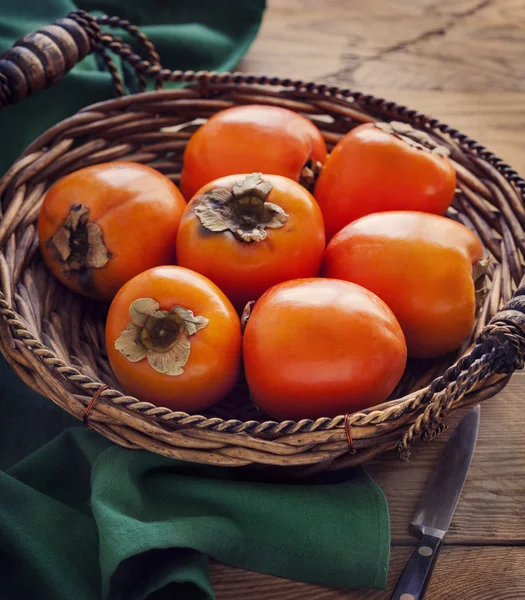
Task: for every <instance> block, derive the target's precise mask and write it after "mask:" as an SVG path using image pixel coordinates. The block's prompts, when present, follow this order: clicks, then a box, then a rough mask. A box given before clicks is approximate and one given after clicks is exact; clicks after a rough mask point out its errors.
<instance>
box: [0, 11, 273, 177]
mask: <svg viewBox="0 0 525 600" xmlns="http://www.w3.org/2000/svg"><path fill="white" fill-rule="evenodd" d="M265 4H266V3H265V0H126V1H125V2H124V0H76V1H73V0H1V2H0V52H3V51H4V50H7V49H8V48H10V47H11V46H12V45H13V43H14V42H15V41H16V40H17V39H18V38H20V37H22V36H23V35H25V34H27V33H30V32H32V31H35V30H37V29H38V28H39V27H43V26H45V25H49V24H50V23H51V22H52V21H54V20H55V19H58V18H59V17H63V16H65V15H66V14H67V13H68V12H70V11H73V10H78V9H84V10H89V11H90V12H93V13H94V14H103V13H106V14H108V15H118V16H119V17H121V18H123V19H128V20H129V21H130V22H131V23H133V24H134V25H137V26H138V27H140V29H141V31H143V32H144V33H145V34H146V35H147V36H148V37H149V39H150V40H151V41H152V42H153V43H154V44H155V47H156V49H157V51H158V53H159V55H160V57H161V62H162V64H163V66H164V67H166V68H169V69H182V70H186V69H192V70H195V71H199V70H215V71H223V70H224V71H228V70H231V69H233V68H234V67H235V66H236V64H237V63H238V62H239V60H240V59H241V57H242V56H243V55H244V53H245V52H246V50H247V49H248V47H249V46H250V44H251V43H252V41H253V39H254V38H255V36H256V35H257V32H258V30H259V26H260V23H261V18H262V14H263V11H264V8H265ZM116 33H117V35H119V36H121V37H122V38H123V39H125V40H126V41H127V42H131V41H132V39H131V38H130V37H129V36H128V35H127V34H126V33H125V32H122V31H120V30H116ZM133 44H134V45H135V43H134V42H133ZM172 85H173V84H172ZM165 87H170V84H166V86H165ZM132 91H133V90H132ZM112 96H113V87H112V83H111V76H110V75H109V73H107V72H101V71H100V70H99V69H98V65H97V61H96V60H95V57H93V56H88V57H86V58H85V59H84V60H83V61H82V62H81V63H79V64H78V65H77V66H76V67H74V68H73V70H72V71H71V72H70V73H69V74H68V75H67V77H65V78H64V79H62V80H61V81H59V82H58V83H57V84H55V85H54V86H53V87H52V88H50V89H47V90H43V91H41V92H39V93H38V94H36V95H35V96H33V97H29V98H26V99H25V100H24V101H22V102H20V103H19V104H17V105H13V106H11V107H9V110H5V111H1V112H0V131H2V139H3V140H4V143H3V144H2V149H1V151H0V173H3V172H4V171H5V170H6V169H7V168H8V167H9V166H10V165H11V163H12V162H13V161H14V160H16V158H17V157H18V156H19V154H20V153H21V152H22V151H23V150H24V148H25V147H26V146H27V145H29V143H30V142H31V141H33V140H34V139H35V138H36V137H37V136H38V135H39V134H40V133H42V132H43V131H45V130H46V129H47V128H48V127H51V126H52V125H54V124H55V123H57V122H58V121H60V120H62V119H64V118H66V117H68V116H70V115H72V114H74V113H75V112H77V111H78V110H79V109H81V108H83V107H85V106H87V105H88V104H93V103H94V102H99V101H101V100H106V99H107V98H110V97H112Z"/></svg>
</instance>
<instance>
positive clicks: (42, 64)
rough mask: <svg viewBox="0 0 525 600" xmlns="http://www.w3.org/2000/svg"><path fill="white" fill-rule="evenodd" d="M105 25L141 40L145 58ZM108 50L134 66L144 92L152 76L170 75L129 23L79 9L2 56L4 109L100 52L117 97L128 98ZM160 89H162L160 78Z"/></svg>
mask: <svg viewBox="0 0 525 600" xmlns="http://www.w3.org/2000/svg"><path fill="white" fill-rule="evenodd" d="M101 25H107V26H109V27H114V28H120V29H123V30H124V31H127V32H128V33H129V34H130V35H131V36H133V37H134V38H135V39H136V40H137V41H138V42H139V44H140V45H141V47H142V50H143V53H144V56H140V55H138V54H136V53H135V51H134V50H133V48H132V47H131V46H130V45H129V44H128V43H126V42H124V41H123V40H122V39H121V38H120V37H118V36H116V35H113V34H109V33H107V32H104V31H103V30H102V29H101ZM108 49H110V50H111V51H113V52H114V53H116V54H118V55H120V57H121V58H122V60H124V61H126V62H128V63H129V64H131V66H132V67H133V68H134V70H135V73H136V76H137V80H138V87H139V89H140V90H141V91H143V90H144V89H145V88H146V77H147V76H156V75H157V74H158V73H160V72H161V71H167V70H166V69H162V66H161V64H160V60H159V56H158V54H157V52H156V50H155V47H154V46H153V44H152V43H151V42H150V41H149V40H148V38H147V36H146V35H145V34H144V33H142V32H141V31H140V30H139V29H138V28H137V27H135V26H134V25H131V23H130V22H129V21H127V20H126V19H121V18H119V17H108V16H102V17H94V16H92V15H90V14H89V13H87V12H86V11H83V10H78V11H74V12H71V13H69V14H68V15H67V17H63V18H60V19H57V20H56V21H55V22H54V23H53V24H52V25H47V26H46V27H42V28H41V29H39V30H38V31H36V32H34V33H30V34H28V35H25V36H24V37H22V38H21V39H19V40H18V41H17V42H15V44H14V46H13V47H12V48H10V49H9V50H7V51H6V52H4V54H2V55H1V56H0V108H3V107H4V106H6V105H8V104H15V103H16V102H19V101H20V100H22V99H23V98H25V97H26V96H29V95H32V94H35V93H36V92H38V91H39V90H41V89H43V88H47V87H50V86H51V85H53V84H54V83H56V82H57V81H58V80H59V79H60V78H61V77H63V76H64V75H65V74H66V73H68V71H70V70H71V69H72V68H73V67H74V66H75V65H76V64H77V63H78V62H80V61H81V60H82V59H83V58H84V57H85V56H87V55H88V54H91V53H96V54H98V55H99V56H100V57H101V59H102V60H103V61H104V63H105V65H106V66H107V69H108V70H109V72H110V73H111V76H112V79H113V83H114V87H115V93H116V94H117V95H120V96H122V95H124V93H125V92H124V86H123V85H122V80H121V78H120V75H119V72H118V69H117V67H116V65H115V63H114V61H113V60H112V59H111V58H110V56H109V54H108V53H107V50H108ZM163 75H164V76H165V75H166V74H165V73H163ZM156 87H157V89H158V88H160V87H162V82H161V79H160V78H158V77H156Z"/></svg>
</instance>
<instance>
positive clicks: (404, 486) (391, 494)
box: [368, 373, 525, 544]
mask: <svg viewBox="0 0 525 600" xmlns="http://www.w3.org/2000/svg"><path fill="white" fill-rule="evenodd" d="M524 387H525V374H523V373H520V374H516V375H515V376H514V377H513V378H512V379H511V381H510V382H509V384H508V385H507V387H506V388H505V390H504V391H503V392H501V393H500V394H499V395H498V396H495V397H494V398H491V399H489V400H487V401H486V402H484V403H483V404H482V405H481V425H480V431H479V437H478V443H477V446H476V452H475V454H474V459H473V461H472V465H471V468H470V472H469V474H468V478H467V481H466V483H465V488H464V490H463V494H462V496H461V499H460V502H459V504H458V507H457V510H456V514H455V515H454V519H453V521H452V524H451V527H450V530H449V532H448V535H447V537H446V543H447V544H471V543H472V544H482V543H486V544H508V543H516V544H523V543H525V436H524V433H523V432H524V429H523V421H522V415H523V411H524V410H525V407H524V401H525V397H524V396H525V393H524ZM458 413H464V411H458ZM460 418H461V414H456V415H453V417H452V418H451V419H450V426H451V429H452V428H453V426H454V425H455V423H457V421H458V420H459V419H460ZM447 438H448V434H443V435H442V436H441V437H440V438H438V439H437V440H434V441H433V442H432V443H431V444H419V445H418V446H417V447H415V448H414V453H413V460H411V461H410V463H408V464H406V465H405V464H402V463H400V462H399V461H398V460H397V459H396V457H395V456H392V455H389V456H386V457H384V458H380V459H378V460H376V461H374V462H373V463H371V464H370V465H369V467H368V471H369V473H370V474H371V475H372V477H373V478H374V479H375V480H376V481H377V483H378V484H379V485H380V486H381V488H382V489H383V491H384V492H385V495H386V497H387V500H388V505H389V509H390V519H391V532H392V543H394V544H411V543H414V540H413V538H411V536H409V534H408V523H409V521H410V519H411V518H412V515H413V513H414V510H415V508H416V506H417V502H418V500H419V497H420V495H421V491H422V490H423V488H424V486H425V484H426V482H427V480H428V477H429V475H430V473H431V471H432V468H433V466H434V465H435V463H436V460H437V459H438V457H439V455H440V454H441V452H442V450H443V445H444V444H445V442H446V440H447Z"/></svg>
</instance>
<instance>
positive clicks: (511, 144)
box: [212, 0, 525, 600]
mask: <svg viewBox="0 0 525 600" xmlns="http://www.w3.org/2000/svg"><path fill="white" fill-rule="evenodd" d="M268 5H269V6H268V10H267V13H266V17H265V20H264V23H263V25H262V29H261V32H260V34H259V37H258V39H257V40H256V41H255V43H254V45H253V46H252V48H251V50H250V51H249V53H248V55H247V56H246V58H245V59H244V60H243V61H242V63H241V65H240V68H241V69H242V70H244V71H250V72H262V73H265V74H269V75H279V76H292V77H294V78H295V77H297V78H302V79H304V80H314V81H320V82H331V83H335V84H337V85H341V86H346V87H352V88H355V89H359V90H362V91H367V92H371V93H374V94H377V95H382V96H383V97H386V98H389V99H392V100H396V101H398V102H401V103H404V104H407V105H409V106H413V107H415V108H417V109H419V110H421V111H423V112H426V113H430V114H433V115H435V116H436V117H438V118H440V119H442V120H443V121H445V122H447V123H449V124H450V125H452V126H454V127H457V128H458V129H460V130H461V131H463V132H465V133H467V134H469V135H471V136H472V137H474V138H475V139H477V140H478V141H480V142H481V143H483V144H484V145H486V146H488V147H489V148H490V149H491V150H492V151H493V152H495V153H496V154H498V155H499V156H500V157H502V158H504V159H505V160H506V161H507V162H509V163H510V164H511V165H512V166H513V167H514V168H515V169H517V170H518V171H519V172H521V173H522V174H523V173H525V2H524V1H523V0H366V1H360V0H323V1H321V0H269V2H268ZM524 401H525V374H517V375H515V376H514V378H513V379H512V380H511V382H510V383H509V385H508V386H507V387H506V389H505V390H504V391H503V392H502V393H500V394H499V396H497V397H495V398H492V399H491V400H488V401H486V402H485V403H484V404H483V405H482V410H481V429H480V434H479V441H478V445H477V448H476V453H475V456H474V459H473V463H472V467H471V470H470V473H469V476H468V479H467V482H466V485H465V488H464V491H463V495H462V497H461V500H460V503H459V506H458V509H457V512H456V515H455V516H454V520H453V521H452V525H451V528H450V530H449V532H448V535H447V537H446V541H445V547H444V549H443V551H442V553H441V556H440V558H439V561H438V564H437V567H436V570H435V571H434V575H433V578H432V581H431V584H430V587H429V590H428V592H427V596H426V598H427V599H428V600H451V599H452V598H454V599H458V600H485V599H486V600H519V599H523V598H525V546H524V544H525V435H524V434H525V425H524V424H523V421H522V419H523V418H524V417H523V414H522V412H523V411H525V402H524ZM455 420H457V419H455ZM446 438H447V435H446V434H445V435H443V436H442V437H441V438H439V439H438V440H436V441H435V442H433V443H432V444H428V445H423V444H421V445H419V446H418V447H416V448H415V449H414V457H413V459H412V461H411V462H410V463H409V464H408V465H404V464H402V463H399V462H398V461H397V460H396V459H395V457H393V456H386V457H384V458H381V459H379V460H376V461H375V462H374V463H372V464H371V465H370V468H369V471H370V473H371V475H372V476H373V477H374V478H375V480H376V481H377V482H378V483H379V484H380V485H381V487H382V488H383V490H384V492H385V494H386V497H387V499H388V503H389V506H390V516H391V530H392V555H391V561H390V575H389V586H388V590H387V591H386V592H374V591H367V590H350V591H349V590H334V589H328V588H321V587H318V586H312V585H308V584H304V583H297V582H293V581H287V580H283V579H278V578H275V577H269V576H267V575H260V574H256V573H249V572H245V571H240V570H236V569H232V568H229V567H226V566H223V565H218V564H215V565H212V581H213V586H214V589H215V591H216V594H217V598H218V600H234V599H235V600H238V599H239V600H240V599H245V598H246V599H248V598H250V599H251V600H252V599H253V600H295V599H297V600H299V599H301V600H309V599H314V598H315V599H323V600H336V599H339V600H342V599H345V600H357V599H358V598H359V599H364V598H367V599H377V600H379V599H388V598H390V594H391V592H392V589H393V585H394V583H395V581H396V580H397V578H398V577H399V574H400V572H401V570H402V569H403V567H404V565H405V563H406V561H407V559H408V557H409V555H410V554H411V552H412V546H413V545H414V543H415V540H414V539H413V538H411V537H410V536H409V535H408V523H409V521H410V518H411V516H412V514H413V511H414V509H415V506H416V503H417V501H418V498H419V496H420V494H421V492H422V490H423V488H424V486H425V483H426V481H427V478H428V476H429V474H430V472H431V470H432V468H433V466H434V464H435V461H436V459H437V457H438V456H439V454H440V452H441V450H442V448H443V443H444V442H445V441H446ZM349 543H351V542H350V541H349Z"/></svg>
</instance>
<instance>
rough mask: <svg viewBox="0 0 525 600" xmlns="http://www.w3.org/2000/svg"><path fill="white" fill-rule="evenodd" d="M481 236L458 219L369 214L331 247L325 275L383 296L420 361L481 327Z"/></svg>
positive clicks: (449, 348) (415, 214) (452, 347)
mask: <svg viewBox="0 0 525 600" xmlns="http://www.w3.org/2000/svg"><path fill="white" fill-rule="evenodd" d="M482 255H483V247H482V245H481V242H480V241H479V239H478V238H477V236H476V235H475V234H474V233H473V232H472V231H471V230H470V229H467V228H466V227H464V226H463V225H461V224H460V223H456V222H455V221H452V220H451V219H447V218H445V217H440V216H437V215H430V214H425V213H418V212H404V211H400V212H390V213H377V214H374V215H368V216H366V217H363V218H361V219H358V220H357V221H354V222H353V223H350V225H347V226H346V227H345V228H344V229H342V230H341V231H340V232H339V233H338V234H337V235H335V236H334V238H333V239H332V240H331V242H330V244H329V245H328V248H327V249H326V254H325V262H324V270H323V272H324V274H325V275H326V276H327V277H336V278H338V279H344V280H346V281H352V282H354V283H357V284H359V285H362V286H363V287H366V288H367V289H369V290H371V291H372V292H374V293H375V294H377V295H378V296H379V297H380V298H382V299H383V300H384V301H385V302H386V303H387V304H388V306H389V307H390V308H391V309H392V311H393V312H394V314H395V315H396V317H397V319H398V321H399V323H400V324H401V327H402V328H403V331H404V333H405V337H406V340H407V346H408V353H409V355H410V356H414V357H425V358H427V357H434V356H440V355H443V354H446V353H448V352H450V351H452V350H455V349H456V348H458V347H459V346H460V344H461V342H462V341H463V340H464V339H465V338H466V337H467V336H468V334H469V333H470V332H471V330H472V327H473V326H474V321H475V310H476V299H475V286H474V280H473V274H472V269H473V265H475V264H476V263H478V261H479V260H480V259H481V257H482Z"/></svg>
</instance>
